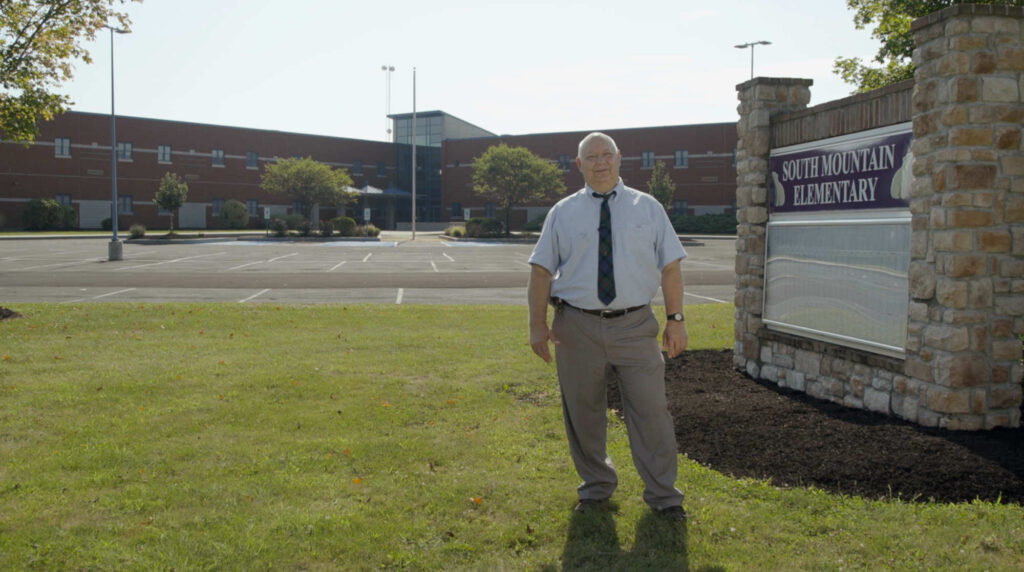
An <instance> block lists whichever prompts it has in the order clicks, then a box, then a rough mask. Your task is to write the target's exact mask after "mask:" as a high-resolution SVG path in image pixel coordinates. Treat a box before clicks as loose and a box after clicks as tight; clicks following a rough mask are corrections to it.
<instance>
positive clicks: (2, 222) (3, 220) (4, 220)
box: [0, 213, 7, 230]
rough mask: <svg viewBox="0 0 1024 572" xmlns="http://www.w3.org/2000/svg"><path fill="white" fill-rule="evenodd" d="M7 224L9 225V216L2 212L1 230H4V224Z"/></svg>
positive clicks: (0, 219)
mask: <svg viewBox="0 0 1024 572" xmlns="http://www.w3.org/2000/svg"><path fill="white" fill-rule="evenodd" d="M6 225H7V217H5V216H4V213H0V230H3V229H4V226H6Z"/></svg>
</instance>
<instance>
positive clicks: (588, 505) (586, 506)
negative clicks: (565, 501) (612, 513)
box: [572, 499, 608, 513]
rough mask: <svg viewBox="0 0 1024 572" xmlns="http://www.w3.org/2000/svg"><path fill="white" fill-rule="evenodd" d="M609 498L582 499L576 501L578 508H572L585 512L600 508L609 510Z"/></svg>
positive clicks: (575, 510) (574, 510)
mask: <svg viewBox="0 0 1024 572" xmlns="http://www.w3.org/2000/svg"><path fill="white" fill-rule="evenodd" d="M607 508H608V499H580V502H578V503H576V508H574V509H572V510H573V512H578V513H585V512H592V511H598V510H607Z"/></svg>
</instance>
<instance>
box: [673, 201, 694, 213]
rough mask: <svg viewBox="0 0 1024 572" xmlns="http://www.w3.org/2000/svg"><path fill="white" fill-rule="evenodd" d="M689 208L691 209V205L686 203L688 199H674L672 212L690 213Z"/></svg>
mask: <svg viewBox="0 0 1024 572" xmlns="http://www.w3.org/2000/svg"><path fill="white" fill-rule="evenodd" d="M689 210H690V209H689V205H687V204H686V201H681V200H678V199H677V200H674V201H672V214H677V215H684V214H689Z"/></svg>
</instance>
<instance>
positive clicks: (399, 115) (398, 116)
mask: <svg viewBox="0 0 1024 572" xmlns="http://www.w3.org/2000/svg"><path fill="white" fill-rule="evenodd" d="M438 115H440V116H442V117H451V118H452V119H458V120H459V121H461V122H463V123H465V124H466V125H469V126H470V127H475V128H477V129H479V130H480V131H486V132H488V133H494V132H493V131H491V130H490V129H484V128H483V127H480V126H479V125H477V124H475V123H470V122H469V121H466V120H465V119H463V118H461V117H458V116H455V115H452V114H451V113H448V112H445V111H441V110H440V109H434V110H431V111H417V112H416V117H417V118H418V117H421V116H431V117H436V116H438ZM411 118H412V113H392V114H391V115H388V119H411Z"/></svg>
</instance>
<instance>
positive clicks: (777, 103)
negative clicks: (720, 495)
mask: <svg viewBox="0 0 1024 572" xmlns="http://www.w3.org/2000/svg"><path fill="white" fill-rule="evenodd" d="M812 83H813V81H812V80H809V79H788V78H763V77H758V78H754V79H752V80H750V81H747V82H743V83H741V84H739V85H738V86H736V90H737V91H738V95H739V100H740V105H739V108H738V111H739V115H740V119H739V122H738V123H737V124H736V129H737V133H738V136H739V141H738V143H737V145H736V222H737V226H736V232H737V235H738V236H737V239H736V298H735V303H736V324H735V345H734V350H733V351H734V354H733V364H734V365H735V366H736V368H737V369H741V370H744V371H746V372H747V373H748V374H749V375H750V376H752V377H755V378H756V377H759V376H760V363H759V359H760V352H761V342H760V340H759V339H758V331H759V330H760V329H761V312H762V305H763V302H764V254H765V228H766V226H765V225H766V224H767V222H768V200H769V197H768V181H769V180H770V179H769V176H768V153H769V151H770V150H771V118H772V116H773V115H775V114H777V113H785V112H790V111H798V110H801V109H804V108H806V107H807V103H808V102H809V101H810V100H811V91H810V86H811V84H812Z"/></svg>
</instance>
